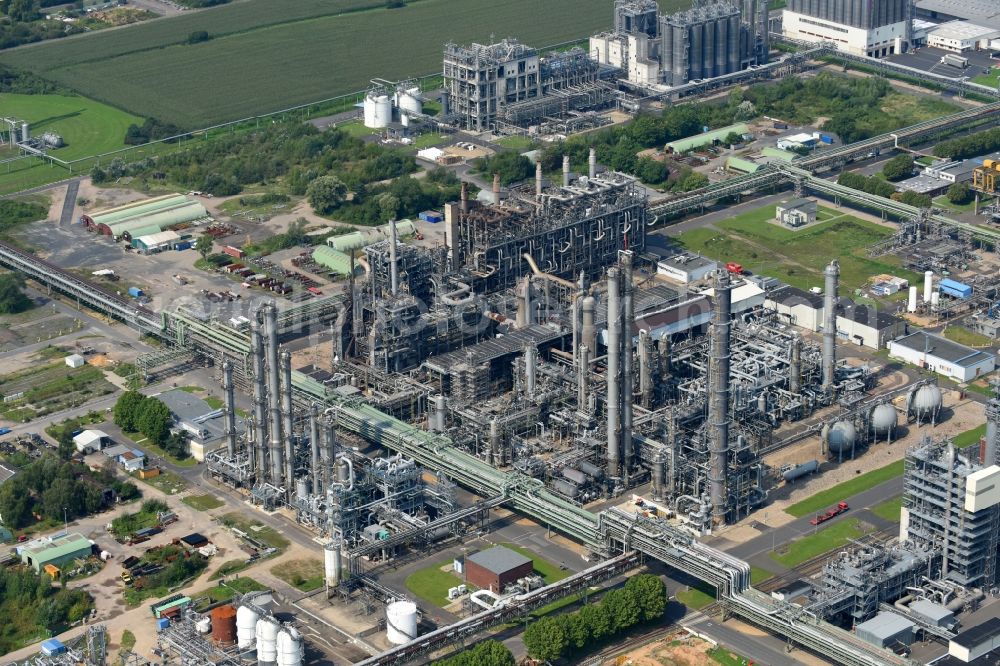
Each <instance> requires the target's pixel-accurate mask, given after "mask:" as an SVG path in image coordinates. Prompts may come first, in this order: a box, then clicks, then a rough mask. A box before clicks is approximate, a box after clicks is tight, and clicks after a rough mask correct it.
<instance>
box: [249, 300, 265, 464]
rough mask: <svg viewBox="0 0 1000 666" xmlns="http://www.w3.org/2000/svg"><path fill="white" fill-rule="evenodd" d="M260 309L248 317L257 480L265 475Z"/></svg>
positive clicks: (262, 339)
mask: <svg viewBox="0 0 1000 666" xmlns="http://www.w3.org/2000/svg"><path fill="white" fill-rule="evenodd" d="M260 315H261V311H260V310H257V311H255V312H253V313H252V314H251V317H250V355H251V356H252V361H253V426H254V438H253V447H256V455H255V456H254V463H255V465H256V471H257V480H258V481H263V480H264V479H265V478H266V477H267V389H266V388H265V383H264V382H265V377H264V373H265V369H264V368H265V364H264V337H263V335H262V334H261V330H260V328H261V325H260Z"/></svg>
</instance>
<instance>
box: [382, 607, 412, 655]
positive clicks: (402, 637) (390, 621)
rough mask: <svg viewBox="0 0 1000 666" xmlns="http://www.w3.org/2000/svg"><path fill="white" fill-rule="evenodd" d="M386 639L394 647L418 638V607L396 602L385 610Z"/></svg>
mask: <svg viewBox="0 0 1000 666" xmlns="http://www.w3.org/2000/svg"><path fill="white" fill-rule="evenodd" d="M385 637H386V638H388V639H389V642H390V643H392V644H393V645H403V644H404V643H409V642H410V641H412V640H413V639H414V638H416V637H417V605H416V604H415V603H413V602H412V601H394V602H392V603H391V604H389V605H388V606H386V609H385Z"/></svg>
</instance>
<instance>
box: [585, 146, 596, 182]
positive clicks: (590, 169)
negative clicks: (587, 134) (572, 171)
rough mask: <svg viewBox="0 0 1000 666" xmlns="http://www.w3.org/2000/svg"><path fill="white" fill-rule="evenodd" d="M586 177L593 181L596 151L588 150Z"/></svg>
mask: <svg viewBox="0 0 1000 666" xmlns="http://www.w3.org/2000/svg"><path fill="white" fill-rule="evenodd" d="M587 166H588V169H587V175H588V176H590V179H591V180H593V179H594V177H595V176H596V175H597V151H596V150H594V149H593V148H591V149H590V157H589V158H588V160H587Z"/></svg>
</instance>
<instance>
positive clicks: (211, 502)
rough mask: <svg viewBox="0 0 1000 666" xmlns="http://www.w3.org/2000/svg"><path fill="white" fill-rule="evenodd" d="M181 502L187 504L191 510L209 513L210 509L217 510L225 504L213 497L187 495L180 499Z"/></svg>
mask: <svg viewBox="0 0 1000 666" xmlns="http://www.w3.org/2000/svg"><path fill="white" fill-rule="evenodd" d="M181 501H182V502H184V503H185V504H187V505H188V506H189V507H191V508H192V509H198V510H199V511H210V510H211V509H218V508H219V507H220V506H223V505H224V504H225V502H223V501H222V500H220V499H219V498H218V497H216V496H215V495H208V494H206V495H188V496H187V497H182V498H181Z"/></svg>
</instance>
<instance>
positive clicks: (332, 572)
mask: <svg viewBox="0 0 1000 666" xmlns="http://www.w3.org/2000/svg"><path fill="white" fill-rule="evenodd" d="M340 567H341V555H340V544H339V543H337V542H336V541H331V542H330V543H328V544H326V545H325V546H323V569H324V572H325V573H326V586H327V587H337V586H338V585H340Z"/></svg>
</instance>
